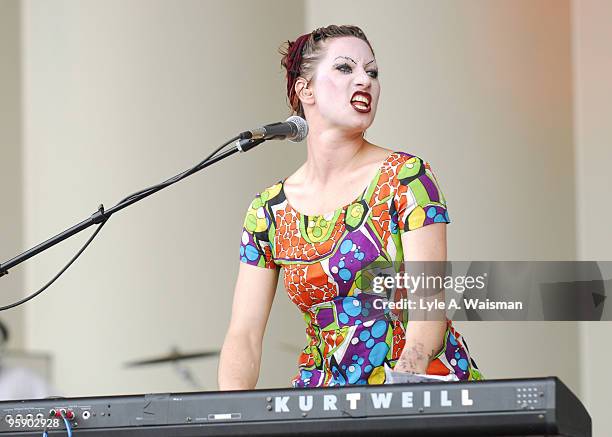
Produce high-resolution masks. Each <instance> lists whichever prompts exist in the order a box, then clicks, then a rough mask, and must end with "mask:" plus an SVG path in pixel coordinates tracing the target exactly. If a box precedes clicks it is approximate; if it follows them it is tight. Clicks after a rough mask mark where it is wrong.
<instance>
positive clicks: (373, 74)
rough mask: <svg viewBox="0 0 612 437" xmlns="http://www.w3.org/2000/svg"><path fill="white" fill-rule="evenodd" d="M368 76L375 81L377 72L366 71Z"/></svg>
mask: <svg viewBox="0 0 612 437" xmlns="http://www.w3.org/2000/svg"><path fill="white" fill-rule="evenodd" d="M368 75H369V76H370V77H371V78H372V79H376V78H377V77H378V70H370V71H368Z"/></svg>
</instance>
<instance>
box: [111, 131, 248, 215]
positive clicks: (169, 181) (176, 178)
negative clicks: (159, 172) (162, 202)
mask: <svg viewBox="0 0 612 437" xmlns="http://www.w3.org/2000/svg"><path fill="white" fill-rule="evenodd" d="M239 138H240V136H239V135H238V136H235V137H234V138H232V139H231V140H229V141H226V142H225V143H223V144H221V145H220V146H219V147H217V148H216V149H215V150H214V151H213V152H212V153H211V154H210V155H208V156H207V157H206V158H204V159H203V160H202V161H200V162H199V163H198V164H196V165H195V166H193V167H191V168H190V169H188V170H185V171H184V172H182V173H179V174H177V175H176V176H172V177H171V178H170V179H166V180H165V181H164V182H160V183H159V184H156V185H153V186H151V187H148V188H144V189H142V190H140V191H136V192H135V193H132V194H130V195H129V196H127V197H126V198H124V199H123V200H121V201H120V202H118V203H117V205H121V204H122V203H124V202H127V201H129V200H132V199H133V198H134V197H136V196H140V195H141V194H144V193H147V192H149V191H153V190H156V189H158V188H159V189H162V188H164V187H167V186H168V185H172V184H174V183H175V182H178V181H180V180H181V179H184V178H186V177H187V176H189V175H191V174H193V173H195V172H196V171H198V169H199V168H200V166H202V165H203V164H206V162H207V161H208V160H209V159H211V158H212V157H213V156H215V155H216V154H217V153H219V152H220V151H221V150H223V148H225V147H227V146H228V145H229V144H231V143H233V142H234V141H236V140H238V139H239ZM117 205H115V206H117Z"/></svg>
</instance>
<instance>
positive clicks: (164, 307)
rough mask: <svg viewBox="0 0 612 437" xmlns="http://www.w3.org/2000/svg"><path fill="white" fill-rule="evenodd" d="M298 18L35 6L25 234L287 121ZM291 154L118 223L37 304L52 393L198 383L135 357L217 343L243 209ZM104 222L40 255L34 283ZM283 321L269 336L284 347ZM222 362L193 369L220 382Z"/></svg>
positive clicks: (280, 147)
mask: <svg viewBox="0 0 612 437" xmlns="http://www.w3.org/2000/svg"><path fill="white" fill-rule="evenodd" d="M281 5H282V7H281ZM261 11H266V13H265V14H262V13H261ZM294 11H295V13H291V14H289V17H294V18H287V17H286V16H285V14H286V13H287V6H285V5H284V2H281V1H266V2H257V3H254V2H243V1H224V2H217V1H214V2H213V1H211V2H202V1H183V2H179V3H176V2H167V1H144V0H142V1H131V2H124V1H119V0H116V1H103V2H101V1H84V2H82V1H70V0H65V1H54V2H47V1H42V0H41V1H37V0H33V1H26V2H24V8H23V21H24V29H23V32H24V55H25V58H24V96H25V108H26V109H25V115H24V120H25V149H24V159H25V160H26V162H27V172H26V175H25V196H24V201H25V208H26V219H25V228H26V243H27V244H28V245H33V244H36V243H37V242H39V241H41V240H42V239H44V238H46V237H47V236H49V235H51V234H54V233H57V232H59V231H61V230H63V229H65V228H67V227H68V226H69V225H72V224H74V223H76V222H77V221H80V220H82V219H85V218H86V217H88V216H89V215H90V214H91V213H93V212H94V211H95V210H96V208H97V206H98V204H99V203H100V202H102V203H104V205H105V206H106V207H107V208H109V207H111V206H112V205H113V204H114V203H115V202H117V201H119V200H120V199H121V198H123V196H125V195H127V194H130V193H131V192H133V191H136V190H138V189H140V188H143V187H146V186H148V185H151V184H154V183H157V182H159V181H162V180H164V179H165V178H167V177H168V176H171V175H173V174H175V173H178V172H179V171H182V170H183V169H186V168H188V167H190V166H192V165H194V164H195V163H197V162H199V161H200V160H201V159H203V158H204V157H205V156H206V155H207V154H208V153H209V152H210V151H212V150H213V149H214V148H215V147H216V146H217V145H219V144H220V143H222V142H223V141H224V140H226V139H227V138H229V137H231V136H233V135H235V134H236V133H237V132H239V131H241V130H244V129H246V128H249V127H254V126H257V125H258V124H260V123H265V122H271V121H277V120H279V119H284V118H285V117H286V116H287V112H288V110H287V108H286V106H285V103H284V102H285V100H284V95H283V86H284V85H283V76H282V74H281V71H280V66H279V60H280V58H279V56H278V55H277V53H276V50H277V47H278V46H279V44H280V43H281V42H282V41H283V40H285V39H286V38H287V37H288V36H291V35H293V33H294V32H295V29H300V28H301V27H302V22H301V16H302V14H301V12H300V6H299V3H296V4H295V5H294ZM254 35H257V37H256V38H255V37H254ZM297 155H299V152H298V149H297V148H296V146H290V145H288V144H283V143H281V142H270V143H268V144H265V145H263V146H260V148H259V149H258V150H254V151H251V152H249V153H248V154H247V155H244V156H234V157H232V158H230V159H229V160H227V161H225V162H223V163H222V164H220V165H216V166H215V167H213V168H211V169H209V171H205V172H202V173H199V174H197V175H194V176H192V177H191V178H189V179H188V180H186V181H184V182H182V183H181V184H178V185H175V186H173V187H172V188H169V189H167V190H165V191H163V192H160V193H158V194H156V195H154V196H153V197H150V198H148V199H147V200H145V201H143V202H141V203H139V204H138V205H135V206H132V207H130V208H129V209H127V210H124V211H122V212H121V213H118V214H117V215H116V216H113V217H112V218H111V220H110V221H109V223H108V224H107V225H106V226H105V228H104V229H103V230H102V232H101V233H100V235H99V237H98V238H97V239H96V240H95V242H94V243H93V244H92V245H91V247H90V248H89V249H88V250H87V251H86V252H85V253H84V254H83V256H82V258H81V259H79V260H78V261H77V263H76V264H75V265H74V266H73V267H72V268H71V269H70V270H69V271H68V272H67V273H66V274H65V276H64V277H62V278H61V279H60V280H59V281H58V282H57V284H56V285H55V286H54V287H53V288H52V289H50V290H49V291H48V292H46V293H45V294H44V295H43V296H41V297H40V298H38V299H37V300H36V301H34V302H32V304H31V305H29V306H28V307H27V308H26V309H25V313H26V317H27V341H28V345H29V346H30V347H34V348H40V349H45V348H47V349H51V350H52V352H53V353H54V356H55V359H56V366H55V367H56V369H57V370H56V375H55V376H56V377H55V381H56V384H57V385H58V387H60V388H61V389H63V390H64V392H65V393H66V394H69V395H73V396H74V395H85V394H87V395H93V394H101V393H128V392H143V391H170V390H175V391H176V390H185V389H189V386H188V385H185V384H183V383H182V381H181V380H180V379H179V378H178V377H177V376H176V373H175V372H174V371H173V369H172V368H171V367H170V366H157V367H151V368H143V369H126V368H124V364H125V363H126V362H128V361H131V360H137V359H142V358H147V357H150V356H156V355H159V354H162V353H166V352H168V351H169V348H170V346H171V345H176V346H178V347H180V348H182V349H184V350H187V351H192V350H200V349H218V348H220V346H221V344H222V340H223V336H224V333H225V329H226V326H227V322H228V320H229V310H230V306H231V305H230V304H231V299H232V291H233V284H234V280H235V275H236V271H237V267H238V247H239V239H240V231H241V227H242V221H243V219H244V214H245V212H246V209H247V207H248V205H249V203H250V201H251V199H252V197H253V196H254V195H255V193H256V192H257V191H258V190H260V189H262V188H264V187H265V186H267V185H271V184H272V183H274V182H275V181H276V180H277V179H279V178H280V177H281V176H282V175H283V174H284V172H285V171H286V168H281V167H279V165H278V164H279V163H281V162H282V163H283V165H286V166H287V167H291V166H292V165H297V161H298V158H299V157H298V156H297ZM92 230H93V229H91V230H88V231H86V232H85V233H83V235H80V236H79V237H77V238H74V240H73V241H69V242H66V243H64V244H62V245H61V246H60V247H58V248H54V249H52V250H51V251H50V252H49V253H48V254H45V255H41V256H39V258H38V259H36V261H34V262H31V263H30V264H29V265H28V270H27V285H28V287H29V288H33V287H35V286H37V285H38V284H41V283H43V282H44V281H46V280H47V279H48V278H49V277H51V276H52V275H53V273H54V272H56V271H57V270H58V269H59V268H60V266H62V265H63V264H64V263H65V262H66V261H67V260H68V259H69V258H70V257H71V256H72V254H73V253H74V252H75V251H76V250H77V248H78V247H79V246H80V245H81V244H82V243H83V242H84V241H85V239H86V238H87V235H88V234H90V233H91V231H92ZM279 300H280V299H279ZM285 300H286V299H285ZM245 304H250V303H249V302H245ZM291 310H292V311H294V314H291V320H295V318H296V316H297V313H296V312H295V310H293V309H291ZM285 314H286V312H279V311H278V310H277V311H276V312H275V316H274V319H273V323H276V324H277V325H278V324H280V325H281V326H282V324H283V323H284V322H283V320H284V319H283V317H285ZM286 317H287V318H289V315H286ZM299 323H300V322H299V321H297V323H296V325H297V326H296V330H299V328H300V326H299ZM281 329H282V328H279V326H276V330H275V331H271V333H270V336H269V337H268V339H267V341H268V343H270V347H271V348H272V350H279V349H280V348H281V346H279V345H278V343H279V339H280V338H281V337H283V335H282V334H281ZM60 339H65V342H63V341H60ZM271 355H272V354H271V353H268V354H267V357H270V356H271ZM295 363H296V355H294V354H288V353H286V352H281V353H280V357H278V358H276V357H275V358H274V359H270V360H267V362H266V363H265V364H266V368H265V369H264V372H263V373H264V377H263V378H262V384H263V385H287V383H288V380H289V376H290V374H291V373H292V372H293V371H294V369H295ZM216 365H217V361H216V360H215V359H213V360H208V361H197V362H194V364H193V368H194V370H195V371H196V372H197V373H198V378H199V379H200V380H201V383H202V384H203V385H204V387H206V388H207V389H209V390H210V389H214V388H215V387H216Z"/></svg>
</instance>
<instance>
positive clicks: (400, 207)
mask: <svg viewBox="0 0 612 437" xmlns="http://www.w3.org/2000/svg"><path fill="white" fill-rule="evenodd" d="M397 179H398V188H397V192H396V194H395V202H396V208H397V214H398V217H397V224H398V227H399V230H400V233H403V232H406V231H412V230H414V229H418V228H421V227H423V226H427V225H430V224H432V223H450V218H449V217H448V210H447V208H446V199H445V198H444V194H442V189H441V188H440V185H439V184H438V181H437V179H436V177H435V176H434V174H433V171H432V170H431V166H430V165H429V163H428V162H425V161H423V160H422V159H421V158H419V157H417V156H410V157H408V158H407V159H406V160H405V161H404V162H402V163H401V164H400V165H399V167H398V170H397Z"/></svg>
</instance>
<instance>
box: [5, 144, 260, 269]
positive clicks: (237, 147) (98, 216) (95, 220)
mask: <svg viewBox="0 0 612 437" xmlns="http://www.w3.org/2000/svg"><path fill="white" fill-rule="evenodd" d="M264 141H266V140H264V139H257V140H237V141H236V142H235V143H234V147H232V148H231V149H228V150H226V151H225V152H222V153H219V154H218V155H216V156H214V157H212V158H210V159H207V160H206V161H204V162H203V163H202V164H201V165H199V166H198V167H197V168H195V169H194V170H193V172H191V173H190V174H189V176H191V175H192V174H194V173H196V172H198V171H200V170H202V169H204V168H206V167H208V166H209V165H212V164H214V163H216V162H218V161H221V160H222V159H225V158H227V157H228V156H230V155H233V154H234V153H236V152H239V151H240V152H246V151H248V150H250V149H252V148H253V147H255V146H258V145H259V144H261V143H263V142H264ZM176 182H178V181H176ZM170 185H172V184H169V185H162V186H160V187H156V188H153V189H151V190H148V191H146V192H143V193H141V194H139V195H138V196H134V197H133V198H131V199H129V200H127V201H125V202H121V203H119V204H117V205H115V206H113V207H112V208H111V209H109V210H106V211H105V210H104V205H100V206H99V207H98V210H97V211H96V212H95V213H93V214H92V215H91V217H89V218H87V219H86V220H83V221H82V222H80V223H78V224H76V225H74V226H72V227H71V228H68V229H66V230H65V231H63V232H61V233H59V234H57V235H56V236H54V237H51V238H49V239H48V240H46V241H44V242H42V243H40V244H39V245H37V246H34V247H33V248H31V249H29V250H26V251H25V252H23V253H22V254H20V255H17V256H16V257H14V258H12V259H10V260H9V261H6V262H5V263H3V264H0V277H2V276H4V275H7V274H8V272H9V269H12V268H13V267H15V266H16V265H18V264H21V263H22V262H24V261H26V260H28V259H30V258H32V257H33V256H35V255H38V254H39V253H40V252H43V251H45V250H47V249H49V248H50V247H53V246H55V245H56V244H58V243H61V242H62V241H64V240H65V239H67V238H70V237H72V236H73V235H75V234H77V233H79V232H81V231H83V230H85V229H87V228H88V227H90V226H92V225H95V224H100V223H102V222H105V221H106V220H108V219H109V218H110V216H111V215H113V214H114V213H115V212H117V211H120V210H122V209H123V208H126V207H128V206H130V205H131V204H133V203H136V202H138V201H140V200H142V199H144V198H145V197H149V196H150V195H151V194H154V193H157V192H158V191H160V190H162V189H164V188H166V187H169V186H170Z"/></svg>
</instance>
